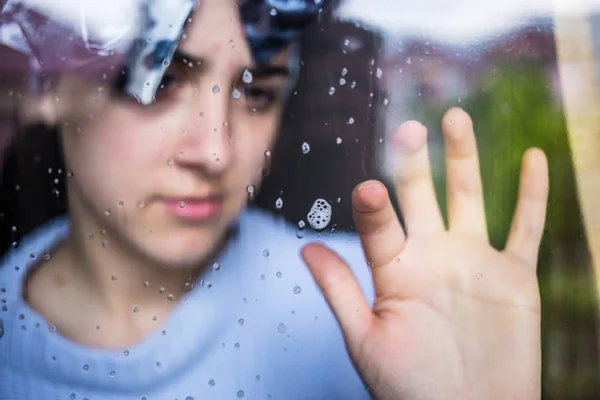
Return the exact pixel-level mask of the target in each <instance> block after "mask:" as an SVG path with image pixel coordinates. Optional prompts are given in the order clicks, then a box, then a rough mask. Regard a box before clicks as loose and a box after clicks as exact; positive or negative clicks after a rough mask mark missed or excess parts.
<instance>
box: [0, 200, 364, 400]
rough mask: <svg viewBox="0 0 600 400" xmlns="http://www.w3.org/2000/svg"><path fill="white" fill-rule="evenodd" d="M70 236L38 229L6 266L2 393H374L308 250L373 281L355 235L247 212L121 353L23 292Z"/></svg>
mask: <svg viewBox="0 0 600 400" xmlns="http://www.w3.org/2000/svg"><path fill="white" fill-rule="evenodd" d="M68 232H69V223H68V219H66V218H59V219H56V220H54V221H52V222H50V223H48V224H47V225H45V226H43V227H41V228H39V229H38V230H37V231H35V232H34V233H32V234H30V235H29V236H28V237H27V238H25V240H23V241H22V242H21V245H20V246H19V248H17V249H13V250H12V251H11V252H9V254H8V255H7V256H6V257H5V258H4V260H3V262H2V265H1V266H0V400H59V399H60V400H83V399H88V400H141V399H146V400H173V399H178V400H204V399H217V400H221V399H240V398H244V399H282V400H296V399H297V400H301V399H302V400H306V399H311V400H319V399H323V400H325V399H328V400H329V399H335V400H337V399H340V400H341V399H344V400H353V399H369V398H370V396H369V394H368V392H367V390H366V389H365V387H364V385H363V384H362V382H361V380H360V378H359V376H358V374H357V373H356V371H355V369H354V368H353V366H352V364H351V362H350V359H349V357H348V355H347V353H346V350H345V346H344V342H343V338H342V334H341V331H340V329H339V327H338V325H337V323H336V321H335V318H334V316H333V314H332V313H331V311H330V309H329V308H328V306H327V303H326V302H325V300H324V298H323V296H322V294H321V292H320V291H319V289H318V287H317V286H316V284H315V283H314V282H313V279H312V276H311V275H310V272H309V271H308V268H307V267H306V266H305V265H304V263H303V261H302V259H301V258H300V255H299V252H300V249H301V247H302V246H303V245H304V244H306V243H308V242H309V241H314V240H320V241H322V242H323V243H326V244H327V245H329V246H330V247H332V248H333V249H334V250H336V251H337V252H338V253H339V254H340V255H342V257H344V258H345V259H346V260H347V261H348V262H350V264H351V266H352V268H353V270H354V273H355V274H356V275H357V277H358V278H359V281H360V282H361V285H362V287H363V290H364V291H365V293H366V294H367V298H368V300H369V301H370V302H372V301H373V295H374V294H373V289H372V282H371V277H370V272H369V270H368V267H367V265H366V263H365V261H364V256H363V253H362V250H361V247H360V242H359V241H358V239H357V238H356V237H355V236H351V235H345V234H341V235H340V234H335V235H331V234H329V233H327V234H322V235H321V236H317V235H315V234H314V233H309V232H307V233H306V235H305V236H304V237H303V238H301V239H299V238H298V237H297V236H296V228H295V227H293V226H290V225H288V224H286V223H285V222H284V221H283V220H281V219H278V218H275V217H273V216H271V215H270V214H267V213H263V212H259V211H252V210H248V211H245V212H244V213H243V214H242V215H241V217H240V219H239V233H238V235H236V236H234V237H233V238H232V239H231V241H230V242H229V244H228V245H227V246H226V248H225V250H224V251H223V252H222V254H220V255H219V256H218V259H217V262H218V263H219V264H220V268H218V269H215V268H206V272H205V273H204V274H203V276H202V277H201V279H203V282H204V284H203V285H202V284H201V283H198V284H197V285H196V288H195V289H194V290H192V291H191V292H189V293H187V294H186V296H185V297H184V298H183V299H182V300H181V301H180V302H179V303H178V304H177V306H176V307H175V309H174V311H172V313H171V314H170V315H169V317H168V319H167V321H166V322H165V323H164V324H163V325H162V326H161V327H160V328H159V329H157V330H156V331H155V332H153V333H152V334H151V335H150V336H149V337H147V338H146V339H145V340H144V341H143V342H142V343H139V344H138V345H136V346H134V347H131V348H128V349H122V350H119V351H116V350H107V349H99V348H89V347H85V346H82V345H79V344H77V343H74V342H72V341H70V340H68V339H66V338H65V337H63V336H61V335H60V334H58V333H55V332H53V329H51V327H49V326H48V323H47V322H46V321H44V319H43V317H42V316H41V315H40V314H38V313H37V312H35V311H34V310H32V309H31V308H30V307H29V306H28V305H27V304H26V303H25V302H24V301H23V299H22V293H23V291H22V288H23V283H24V279H25V277H26V275H27V272H28V270H29V269H30V267H32V266H33V265H36V264H37V263H38V261H39V260H40V258H42V257H43V256H44V253H45V252H47V251H51V250H52V249H53V248H55V247H56V246H57V244H59V243H60V242H61V241H62V240H64V239H65V237H66V236H67V234H68Z"/></svg>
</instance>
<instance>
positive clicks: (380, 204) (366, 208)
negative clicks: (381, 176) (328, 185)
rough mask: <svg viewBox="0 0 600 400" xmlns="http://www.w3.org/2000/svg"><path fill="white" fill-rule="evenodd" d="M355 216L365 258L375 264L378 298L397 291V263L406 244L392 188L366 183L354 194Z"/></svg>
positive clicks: (374, 280) (376, 183)
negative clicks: (393, 202)
mask: <svg viewBox="0 0 600 400" xmlns="http://www.w3.org/2000/svg"><path fill="white" fill-rule="evenodd" d="M352 216H353V218H354V225H355V227H356V231H357V232H358V235H359V237H360V241H361V243H362V247H363V251H364V253H365V258H366V259H367V262H368V263H369V265H370V266H371V272H372V274H373V284H374V286H375V293H376V294H377V296H378V297H380V296H383V297H385V296H387V295H388V294H390V293H393V292H394V288H395V283H394V282H395V281H394V278H393V273H394V272H393V271H395V270H396V269H397V263H396V262H394V261H395V260H396V259H398V257H401V252H402V249H403V248H404V245H405V243H406V241H405V237H404V230H403V229H402V225H400V222H399V220H398V216H397V215H396V212H395V211H394V208H393V207H392V203H391V202H390V198H389V195H388V191H387V189H386V188H385V186H384V185H383V184H382V183H381V182H378V181H367V182H363V183H361V184H360V185H358V186H357V187H356V189H355V190H354V192H353V193H352Z"/></svg>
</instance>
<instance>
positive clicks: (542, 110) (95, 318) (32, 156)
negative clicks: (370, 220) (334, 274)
mask: <svg viewBox="0 0 600 400" xmlns="http://www.w3.org/2000/svg"><path fill="white" fill-rule="evenodd" d="M4 3H6V4H14V3H18V2H12V1H8V2H4ZM271 3H273V4H275V3H277V4H276V7H272V5H271ZM300 3H302V2H297V1H290V2H285V1H283V2H262V1H247V2H243V4H242V6H241V8H242V14H240V12H239V9H238V8H237V6H236V5H235V4H234V2H233V1H228V2H220V1H217V0H205V1H204V2H202V3H201V4H200V5H199V6H198V8H197V10H196V11H195V12H194V14H192V15H191V17H190V19H189V20H188V22H187V24H186V29H185V32H184V34H183V36H182V39H181V41H180V42H179V45H178V46H177V52H176V54H175V55H174V58H173V59H172V60H170V59H169V58H168V57H167V59H165V60H163V59H162V58H161V59H160V60H159V61H161V63H160V65H161V71H162V70H163V69H164V71H165V74H164V76H163V75H161V79H162V80H161V81H160V84H159V85H156V86H157V91H156V98H155V101H154V102H153V104H151V105H147V106H145V105H143V104H140V103H139V102H138V101H136V99H135V98H133V97H131V96H128V95H127V93H124V91H123V90H119V89H123V84H124V82H127V79H130V78H131V76H132V75H131V73H132V72H131V71H126V70H122V71H121V70H120V69H119V68H113V69H111V71H112V72H113V76H118V75H119V74H121V75H122V76H121V78H120V79H116V80H115V82H117V83H115V84H113V81H111V80H110V76H111V75H110V74H108V75H107V76H103V74H98V73H97V71H95V73H94V76H95V77H96V78H98V77H99V80H94V79H95V78H90V76H85V77H84V78H85V79H81V76H74V75H77V74H75V73H73V71H70V74H64V79H58V80H56V81H53V80H49V81H46V80H41V81H39V82H37V83H38V84H39V83H40V82H42V83H47V82H51V83H48V84H47V85H48V87H45V86H44V87H39V86H38V87H35V89H36V90H32V87H31V82H26V81H23V80H22V76H21V75H23V74H21V75H20V72H19V71H21V72H22V70H21V69H20V68H24V67H23V65H24V64H23V63H22V60H18V59H16V58H10V61H9V62H7V63H6V64H5V67H4V70H5V73H3V74H0V111H2V113H1V114H0V131H2V132H3V135H2V136H0V147H1V148H3V149H4V148H7V149H8V150H7V151H6V153H5V154H6V155H5V159H4V166H3V178H2V185H1V190H0V212H1V214H0V217H1V218H2V221H1V224H0V237H1V239H2V240H1V241H0V243H1V245H2V249H3V250H4V252H5V253H6V256H5V259H4V260H5V261H4V263H3V264H2V265H3V266H2V269H1V270H0V301H1V302H2V304H0V306H1V307H2V308H1V311H0V349H2V352H0V360H1V359H2V357H6V359H7V360H11V361H10V362H11V363H13V364H14V365H13V364H11V366H12V367H14V366H16V365H19V368H17V367H14V368H12V367H10V368H5V369H4V370H3V369H2V368H1V367H0V398H5V397H6V398H8V399H13V398H14V399H21V398H23V399H30V398H40V396H42V397H43V398H61V399H62V398H65V399H67V398H71V399H85V398H87V399H93V398H102V399H104V398H106V399H112V398H115V399H117V398H118V399H146V400H150V399H167V398H180V399H186V400H193V399H198V398H219V399H221V398H223V399H225V398H251V399H254V398H273V399H278V398H279V399H306V398H311V399H321V398H322V399H329V398H344V399H366V398H370V397H371V396H372V395H375V396H377V395H380V397H382V398H384V396H381V391H380V388H378V387H374V388H371V387H369V388H366V387H365V386H368V385H369V383H370V382H373V381H374V380H373V379H372V375H370V374H369V371H368V368H365V367H364V364H363V365H362V368H361V365H360V363H357V365H359V366H358V367H356V365H353V361H354V362H355V363H356V358H357V356H356V354H354V360H351V359H350V357H349V356H348V352H347V348H346V346H345V343H344V337H343V336H342V335H341V331H340V329H339V328H340V327H339V324H338V321H336V319H335V318H334V316H333V314H332V312H331V310H330V308H329V306H328V305H327V303H326V302H325V300H324V299H323V295H322V294H321V292H320V290H319V288H318V287H317V285H315V282H314V279H313V276H311V274H310V273H309V271H308V269H307V268H306V266H305V265H304V263H303V262H302V259H301V258H300V257H299V253H300V250H301V248H302V247H303V246H304V245H306V244H308V243H309V242H312V241H319V242H322V243H324V244H327V245H329V246H331V247H332V248H333V249H334V250H336V251H338V252H339V254H340V255H341V256H342V257H343V258H344V259H345V260H346V261H347V262H348V263H349V264H350V267H351V268H352V270H353V272H354V273H355V275H356V276H357V278H358V279H359V282H360V285H361V286H362V288H363V291H364V293H365V295H366V298H367V301H368V302H369V303H370V304H371V303H372V302H373V301H374V298H375V294H376V293H375V292H374V291H373V288H372V278H371V275H370V271H371V270H372V269H375V268H376V267H377V263H374V262H372V260H369V259H368V257H367V259H365V256H364V255H363V252H362V250H361V247H360V243H359V241H358V237H357V235H356V233H357V230H358V231H359V232H360V231H361V229H359V228H361V227H357V224H356V221H355V220H354V219H353V205H352V204H353V200H352V191H353V188H354V187H355V186H356V185H357V184H359V183H360V182H363V181H366V180H368V179H379V180H381V181H382V182H383V183H384V184H385V185H386V187H387V188H388V190H389V191H390V192H391V196H390V198H391V201H392V203H393V207H394V209H395V210H396V212H397V213H398V216H399V219H400V220H401V221H403V222H404V221H405V218H406V217H407V216H406V215H405V214H406V213H405V211H406V210H405V209H404V206H403V205H402V204H400V203H401V202H399V201H398V200H397V199H396V194H397V193H395V189H396V188H395V187H394V186H395V185H394V183H395V179H396V178H395V177H394V174H393V173H392V171H394V168H395V163H396V162H397V160H398V158H399V157H398V149H397V147H396V146H394V145H393V142H394V138H395V133H396V131H397V129H398V127H399V126H400V125H401V124H402V123H404V122H405V121H408V120H417V121H420V122H421V123H422V124H423V125H425V126H426V128H427V130H428V136H427V144H428V147H429V157H430V162H431V170H432V175H433V183H434V189H435V192H436V194H437V195H438V199H439V201H440V206H441V210H442V212H443V217H444V220H445V223H446V224H448V223H449V219H450V217H449V215H448V212H447V206H448V201H447V198H446V195H447V194H448V191H449V190H450V189H449V188H448V184H449V182H448V181H447V179H446V177H447V174H448V171H447V168H446V164H445V154H446V153H445V150H446V149H447V147H446V146H445V145H444V134H443V129H442V123H441V121H442V119H443V117H444V115H445V113H446V112H447V111H448V109H450V108H452V107H461V108H463V109H464V110H466V111H467V112H468V113H469V115H470V116H471V118H472V120H473V124H474V131H475V136H476V140H477V147H478V150H479V164H480V167H481V175H482V183H483V192H484V198H485V214H486V218H487V221H486V224H487V226H486V227H487V231H488V235H489V240H490V243H491V245H492V246H493V247H495V248H496V249H498V250H502V249H503V248H504V246H505V243H506V238H507V235H508V233H509V231H510V229H511V219H512V217H513V214H514V212H515V204H516V201H517V198H518V189H519V171H520V170H521V158H522V156H523V153H524V152H525V151H526V150H527V149H528V148H531V147H538V148H541V149H542V150H543V151H544V152H545V154H546V156H547V158H548V160H549V175H550V194H549V205H548V213H547V217H546V221H545V229H544V235H543V239H542V242H541V247H540V250H539V256H538V257H539V258H538V270H537V277H538V280H539V285H540V291H541V299H542V310H543V312H542V331H541V332H542V355H543V357H542V398H544V399H565V398H576V399H595V398H597V397H598V394H599V393H600V385H599V380H598V376H599V375H598V373H599V369H598V356H599V353H598V351H599V348H598V339H597V338H598V328H597V306H598V303H597V299H598V293H597V291H598V282H599V280H598V278H597V276H598V275H597V274H598V273H600V266H599V265H600V260H599V257H600V237H599V234H598V232H600V223H598V221H600V211H598V210H597V207H596V200H595V198H596V197H597V195H600V192H599V191H598V189H597V187H598V184H599V182H600V173H598V172H599V171H600V165H598V163H599V162H600V161H598V160H600V157H597V152H596V151H600V139H598V137H596V136H597V135H596V132H597V131H598V126H600V111H599V110H600V101H599V98H600V97H599V96H600V79H599V76H600V39H599V38H600V5H598V4H597V3H596V2H595V1H592V0H590V1H584V0H579V1H550V0H548V1H545V2H540V1H534V0H526V1H523V0H521V1H509V2H506V1H505V2H478V1H474V0H461V1H458V2H447V1H442V0H427V1H421V2H412V3H411V2H406V1H394V2H390V1H388V0H385V1H384V0H371V1H369V2H365V1H360V0H347V1H341V2H332V3H335V4H333V5H334V6H335V9H334V10H333V11H332V10H323V11H321V12H318V13H317V14H315V19H316V20H315V21H314V23H313V24H311V25H309V26H308V27H307V28H306V29H305V30H304V31H303V34H302V36H301V38H300V39H299V46H291V47H286V48H285V50H284V52H283V53H280V52H275V53H273V54H276V55H275V57H271V56H272V54H271V53H269V51H270V50H271V48H270V47H269V46H270V43H273V42H270V41H265V42H261V41H260V40H259V39H257V38H260V37H261V32H263V31H261V29H266V28H265V26H267V25H268V23H269V22H268V21H273V20H272V19H271V18H281V20H284V22H285V23H291V22H290V21H292V22H294V21H293V19H290V20H286V19H284V14H285V12H289V11H290V10H294V7H296V6H298V4H300ZM2 4H3V2H2V1H0V7H2ZM311 4H312V3H311ZM315 4H317V5H319V4H321V2H315ZM188 6H189V4H188ZM251 6H256V7H257V8H256V9H255V10H254V11H248V10H250V8H249V7H251ZM244 7H246V8H244ZM286 7H289V8H286ZM244 10H245V11H246V12H248V14H246V15H245V16H244V14H243V12H244ZM257 10H261V12H262V14H261V13H260V12H259V11H257ZM296 11H297V10H296ZM95 12H98V13H99V12H100V11H99V10H97V11H95ZM184 19H185V18H184ZM94 20H95V19H94ZM301 20H302V18H300V17H298V20H295V21H296V23H299V22H298V21H301ZM249 21H251V22H253V24H250V23H249ZM243 22H245V23H246V25H243ZM148 26H150V27H152V26H153V25H152V24H149V25H148ZM249 26H251V27H249ZM271 28H273V27H271ZM243 29H245V30H246V31H245V34H246V36H245V35H244V31H243ZM248 37H250V38H251V40H250V42H249V43H248V40H247V39H248ZM252 38H253V39H252ZM271 39H273V38H271ZM47 40H48V41H51V38H48V39H47ZM253 40H256V41H253ZM276 42H277V40H275V43H276ZM149 43H150V42H148V43H142V44H143V45H144V46H145V45H148V44H149ZM265 43H266V44H265ZM144 46H142V47H144ZM261 46H264V47H261ZM84 47H85V46H84ZM167 47H168V46H167ZM259 49H262V51H264V52H265V53H260V52H259ZM173 51H174V49H173ZM278 51H279V50H278ZM167 53H168V52H167ZM267 53H269V57H270V58H269V59H268V62H263V63H260V64H258V65H255V64H253V56H254V59H256V58H257V57H258V58H260V56H258V55H257V54H267ZM161 54H162V53H161ZM171 55H173V54H171ZM15 57H16V56H15ZM6 59H7V60H9V58H8V57H7V58H6ZM14 60H17V61H14ZM13 61H14V64H10V63H12V62H13ZM55 61H56V60H55ZM146 61H147V60H146ZM154 61H156V60H154ZM163 61H167V62H166V63H163ZM142 64H143V63H142ZM143 65H144V67H148V64H143ZM105 67H106V65H103V67H102V68H105ZM1 70H2V68H0V71H1ZM99 70H101V69H99ZM114 70H116V71H119V72H118V73H115V72H114ZM6 71H9V72H10V73H8V72H6ZM15 71H16V72H15ZM128 74H130V75H128ZM134 75H135V74H134ZM149 76H150V75H149ZM152 76H154V75H152ZM45 78H47V77H45ZM152 84H153V85H154V83H152ZM42 86H43V85H42ZM39 89H42V90H39ZM125 92H126V91H125ZM44 96H45V97H44ZM144 102H146V101H144ZM144 102H142V103H144ZM17 127H18V129H17ZM446 129H448V127H447V126H446ZM14 132H19V134H18V135H16V137H11V135H10V134H9V133H14ZM414 132H415V134H417V133H418V131H416V130H415V131H414ZM13 136H14V135H13ZM247 203H248V204H249V208H248V209H247V210H245V208H244V207H245V206H246V204H247ZM65 215H66V217H65ZM407 218H410V216H408V217H407ZM282 220H283V221H286V223H284V222H282ZM40 227H44V229H49V230H48V231H40V230H39V229H40ZM40 232H42V233H40ZM410 232H411V229H410V228H408V235H409V236H408V237H409V238H410V235H411V233H410ZM467 242H468V243H469V245H472V246H473V248H475V247H476V246H477V243H475V242H476V241H475V240H471V239H468V240H467ZM436 244H437V243H435V242H434V243H432V244H431V246H429V247H428V248H427V250H426V251H424V252H423V255H424V257H423V258H425V255H428V256H430V255H432V254H433V255H435V254H437V253H436V252H439V251H441V250H440V249H439V248H436V247H435V245H436ZM440 254H441V253H440ZM391 259H392V260H393V261H392V262H390V265H392V266H400V265H404V264H403V263H404V262H405V259H404V256H403V255H402V254H400V255H394V257H392V258H391ZM365 264H367V265H368V266H369V268H367V267H366V266H365ZM204 265H208V267H206V268H204V267H203V266H204ZM165 267H168V268H165ZM493 273H494V271H486V272H483V273H482V272H479V271H478V272H477V273H476V274H473V277H474V278H475V279H474V280H473V282H475V284H485V283H487V282H488V279H490V276H495V275H493ZM473 277H471V278H473ZM415 286H418V285H415ZM358 311H359V310H358V309H357V312H358ZM473 315H475V314H473ZM490 315H491V314H490ZM482 320H483V319H482ZM477 322H479V323H481V320H480V321H477ZM491 323H492V322H490V324H491ZM478 326H479V325H478ZM429 330H431V331H435V329H434V327H433V326H428V329H427V330H424V332H423V333H422V334H420V336H418V337H419V338H424V337H425V338H426V333H429ZM347 336H348V335H347ZM482 336H483V334H482ZM3 338H4V341H3ZM8 338H10V343H11V345H7V344H6V343H9V342H8V340H7V339H8ZM436 343H437V344H440V343H442V341H437V342H436ZM2 346H4V347H2ZM474 346H475V345H474ZM440 347H441V349H438V350H436V353H435V354H433V356H432V358H433V359H434V360H445V358H444V357H445V356H446V355H445V353H444V350H447V347H444V345H443V343H442V344H440ZM350 348H352V346H350ZM432 348H434V346H433V345H432ZM473 348H475V347H473ZM382 353H383V355H382V359H383V358H384V357H383V356H385V353H386V352H382ZM23 354H25V355H26V356H25V357H23ZM11 357H12V358H11ZM523 358H524V359H523V360H520V359H513V360H511V362H514V364H515V365H520V363H522V362H524V360H525V359H526V358H527V357H526V356H524V357H523ZM494 361H495V359H490V360H489V368H490V370H492V369H493V368H494V367H495V366H496V363H495V362H494ZM400 364H401V363H400ZM434 364H435V365H438V364H443V362H442V363H439V362H437V361H435V362H434ZM442 366H443V365H442ZM482 369H485V368H482ZM365 370H367V372H365ZM411 370H412V368H407V371H411ZM415 370H418V369H417V368H415ZM23 371H25V372H23ZM383 376H385V374H383ZM432 376H438V375H435V374H434V371H433V369H432ZM441 376H443V374H442V375H441ZM361 378H362V379H361ZM13 381H14V382H16V383H15V384H14V385H12V386H10V387H9V385H6V384H5V383H6V382H13ZM52 382H62V384H54V383H52ZM365 382H366V383H367V384H366V385H365ZM441 382H442V380H441V379H440V380H439V381H438V382H437V383H440V384H441ZM507 384H509V383H507ZM407 386H410V385H407ZM2 390H4V392H3V391H2ZM115 393H118V395H116V394H115ZM408 393H411V394H412V392H408ZM3 396H4V397H3ZM111 396H113V397H111Z"/></svg>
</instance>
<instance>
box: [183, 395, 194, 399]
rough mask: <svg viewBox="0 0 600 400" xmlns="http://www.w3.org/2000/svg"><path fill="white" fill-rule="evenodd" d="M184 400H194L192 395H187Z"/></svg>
mask: <svg viewBox="0 0 600 400" xmlns="http://www.w3.org/2000/svg"><path fill="white" fill-rule="evenodd" d="M185 400H194V398H193V397H192V396H188V397H186V398H185Z"/></svg>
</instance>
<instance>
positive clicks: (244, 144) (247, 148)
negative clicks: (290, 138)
mask: <svg viewBox="0 0 600 400" xmlns="http://www.w3.org/2000/svg"><path fill="white" fill-rule="evenodd" d="M245 122H246V123H245V124H240V126H242V127H243V128H241V129H240V130H239V131H236V132H235V133H234V137H236V141H235V143H236V146H235V151H236V153H237V154H236V158H237V163H236V165H237V168H236V170H237V171H236V173H235V175H237V176H243V177H244V182H240V184H244V185H248V184H253V185H258V184H259V183H260V179H261V177H262V171H263V168H264V167H265V166H267V163H268V157H267V156H266V155H265V153H266V152H267V151H272V148H273V145H274V141H275V139H276V136H277V135H276V134H277V122H278V119H277V117H270V118H266V117H250V118H247V119H246V121H245ZM244 187H245V186H244Z"/></svg>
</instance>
